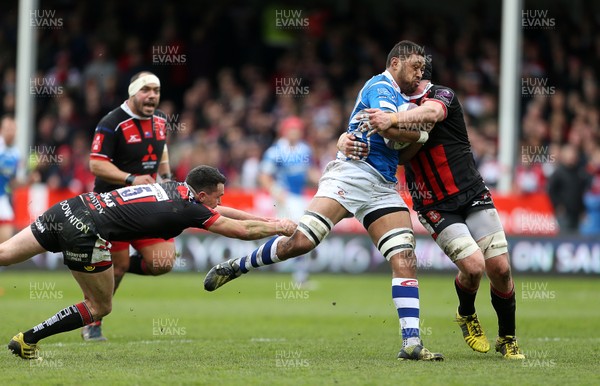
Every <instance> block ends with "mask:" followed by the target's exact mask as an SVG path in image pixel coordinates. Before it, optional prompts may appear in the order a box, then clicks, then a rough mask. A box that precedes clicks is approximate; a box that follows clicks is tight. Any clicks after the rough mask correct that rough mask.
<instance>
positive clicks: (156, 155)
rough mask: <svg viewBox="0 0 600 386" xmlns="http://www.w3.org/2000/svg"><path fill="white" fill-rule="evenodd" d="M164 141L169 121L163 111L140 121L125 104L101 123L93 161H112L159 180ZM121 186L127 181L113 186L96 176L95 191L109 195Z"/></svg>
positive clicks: (126, 168)
mask: <svg viewBox="0 0 600 386" xmlns="http://www.w3.org/2000/svg"><path fill="white" fill-rule="evenodd" d="M165 142H166V118H165V116H164V114H163V113H162V112H161V111H159V110H155V112H154V115H153V116H152V117H151V118H148V119H140V117H137V116H136V115H134V114H133V113H132V112H131V110H130V109H129V107H128V106H127V102H123V104H122V105H121V106H119V107H118V108H116V109H114V110H113V111H111V112H110V113H108V114H107V115H106V116H105V117H104V118H102V120H100V123H98V126H97V127H96V131H95V132H94V140H93V142H92V151H91V154H90V158H91V159H96V160H104V161H110V162H112V163H113V164H114V165H115V166H116V167H118V168H119V169H121V170H122V171H124V172H127V173H132V174H136V175H142V174H150V175H151V176H152V177H153V178H154V179H156V173H157V172H158V165H159V163H160V159H161V157H162V154H163V150H164V146H165ZM122 186H125V182H124V181H123V184H121V185H114V184H110V183H108V182H106V181H104V180H102V179H100V178H98V177H96V182H95V185H94V192H99V193H102V192H109V191H111V190H113V189H116V188H120V187H122Z"/></svg>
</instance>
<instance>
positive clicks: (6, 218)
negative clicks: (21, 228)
mask: <svg viewBox="0 0 600 386" xmlns="http://www.w3.org/2000/svg"><path fill="white" fill-rule="evenodd" d="M14 219H15V212H13V208H12V206H11V205H10V201H9V200H8V196H6V195H2V196H0V223H3V222H4V223H7V222H12V221H13V220H14Z"/></svg>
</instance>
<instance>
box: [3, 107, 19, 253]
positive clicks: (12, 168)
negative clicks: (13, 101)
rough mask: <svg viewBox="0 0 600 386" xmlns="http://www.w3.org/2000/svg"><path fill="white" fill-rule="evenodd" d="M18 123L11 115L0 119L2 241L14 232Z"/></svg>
mask: <svg viewBox="0 0 600 386" xmlns="http://www.w3.org/2000/svg"><path fill="white" fill-rule="evenodd" d="M16 132H17V125H16V123H15V119H14V118H13V117H12V116H11V115H4V116H3V117H2V119H0V243H1V242H3V241H5V240H8V239H9V238H10V237H11V236H12V234H13V229H14V228H13V221H14V219H15V213H14V211H13V208H12V205H11V197H10V190H11V185H12V183H13V182H14V179H15V177H16V175H17V168H18V166H19V159H20V157H19V152H18V150H17V148H16V147H15V146H13V145H14V143H15V136H16Z"/></svg>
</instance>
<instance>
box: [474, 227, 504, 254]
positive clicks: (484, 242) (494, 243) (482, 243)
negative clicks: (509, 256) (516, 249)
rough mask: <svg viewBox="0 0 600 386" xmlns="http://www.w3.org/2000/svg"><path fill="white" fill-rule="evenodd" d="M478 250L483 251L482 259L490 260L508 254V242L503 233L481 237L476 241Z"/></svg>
mask: <svg viewBox="0 0 600 386" xmlns="http://www.w3.org/2000/svg"><path fill="white" fill-rule="evenodd" d="M477 244H478V245H479V248H480V249H481V250H482V251H483V257H484V258H485V259H490V258H492V257H496V256H500V255H503V254H505V253H508V242H507V241H506V235H505V234H504V232H503V231H498V232H494V233H492V234H490V235H487V236H484V237H482V238H481V239H480V240H479V241H477Z"/></svg>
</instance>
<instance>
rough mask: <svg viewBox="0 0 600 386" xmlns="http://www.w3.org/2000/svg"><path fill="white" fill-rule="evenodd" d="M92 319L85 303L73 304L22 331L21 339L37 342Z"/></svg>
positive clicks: (89, 321) (80, 325) (83, 324)
mask: <svg viewBox="0 0 600 386" xmlns="http://www.w3.org/2000/svg"><path fill="white" fill-rule="evenodd" d="M93 321H94V318H93V317H92V314H91V313H90V310H89V309H88V308H87V306H86V305H85V303H78V304H74V305H72V306H69V307H67V308H65V309H63V310H60V311H58V312H57V313H56V314H54V316H52V317H51V318H49V319H47V320H45V321H43V322H42V323H40V324H38V325H37V326H35V327H33V328H32V329H31V330H28V331H25V332H24V333H23V340H24V341H25V342H26V343H37V342H38V341H39V340H40V339H44V338H47V337H49V336H51V335H54V334H58V333H60V332H67V331H71V330H74V329H76V328H79V327H83V326H85V325H87V324H89V323H91V322H93Z"/></svg>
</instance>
